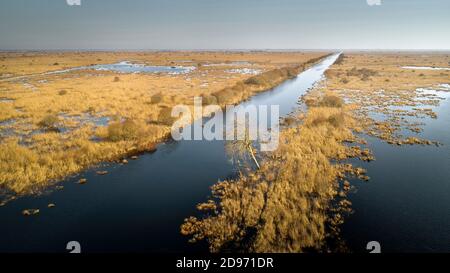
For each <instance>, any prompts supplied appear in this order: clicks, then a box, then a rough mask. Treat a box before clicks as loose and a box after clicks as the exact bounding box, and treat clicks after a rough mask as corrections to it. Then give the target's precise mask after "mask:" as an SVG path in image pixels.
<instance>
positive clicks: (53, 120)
mask: <svg viewBox="0 0 450 273" xmlns="http://www.w3.org/2000/svg"><path fill="white" fill-rule="evenodd" d="M58 122H59V119H58V117H57V116H56V115H54V114H50V115H47V116H45V117H44V118H43V119H42V120H41V121H40V122H39V123H38V125H39V127H41V128H43V129H45V130H48V131H59V129H58V126H57V125H58Z"/></svg>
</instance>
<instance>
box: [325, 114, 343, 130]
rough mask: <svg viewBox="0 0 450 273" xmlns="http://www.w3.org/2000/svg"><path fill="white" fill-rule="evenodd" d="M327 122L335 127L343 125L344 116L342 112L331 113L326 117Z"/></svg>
mask: <svg viewBox="0 0 450 273" xmlns="http://www.w3.org/2000/svg"><path fill="white" fill-rule="evenodd" d="M328 122H329V123H330V124H331V125H333V126H334V127H336V128H338V127H343V126H344V123H345V116H344V114H343V113H339V114H334V115H331V116H330V117H329V118H328Z"/></svg>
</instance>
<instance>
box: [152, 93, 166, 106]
mask: <svg viewBox="0 0 450 273" xmlns="http://www.w3.org/2000/svg"><path fill="white" fill-rule="evenodd" d="M163 98H164V97H163V95H161V93H159V94H156V95H153V96H152V97H151V98H150V102H151V103H152V104H157V103H160V102H162V101H163Z"/></svg>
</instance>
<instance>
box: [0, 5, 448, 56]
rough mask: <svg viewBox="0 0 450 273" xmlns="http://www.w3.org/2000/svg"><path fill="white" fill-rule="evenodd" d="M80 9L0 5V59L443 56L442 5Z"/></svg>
mask: <svg viewBox="0 0 450 273" xmlns="http://www.w3.org/2000/svg"><path fill="white" fill-rule="evenodd" d="M69 2H77V1H75V0H70V1H69ZM80 3H81V5H79V6H78V5H73V6H71V5H68V4H67V0H37V1H27V0H3V1H1V2H0V35H1V37H2V39H1V40H0V50H1V51H25V50H31V51H33V50H34V51H73V50H80V51H118V50H129V51H155V50H156V51H157V50H233V51H236V50H347V51H351V50H354V51H358V50H375V51H384V50H389V51H424V50H425V51H448V50H450V16H448V11H449V10H450V1H445V0H428V1H427V0H396V1H394V0H369V1H368V0H343V1H325V0H317V1H301V0H279V1H276V2H274V1H269V0H246V1H245V0H242V1H235V0H229V1H219V0H149V1H145V0H132V1H120V0H110V1H102V0H81V2H80Z"/></svg>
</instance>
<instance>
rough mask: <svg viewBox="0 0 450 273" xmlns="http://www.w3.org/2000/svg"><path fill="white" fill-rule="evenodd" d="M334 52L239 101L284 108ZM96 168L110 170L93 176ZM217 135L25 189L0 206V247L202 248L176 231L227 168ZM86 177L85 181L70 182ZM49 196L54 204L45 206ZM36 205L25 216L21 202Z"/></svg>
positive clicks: (319, 73)
mask: <svg viewBox="0 0 450 273" xmlns="http://www.w3.org/2000/svg"><path fill="white" fill-rule="evenodd" d="M337 57H338V55H333V56H330V57H328V58H327V59H325V60H324V61H322V62H321V63H320V64H318V65H316V66H314V67H312V68H310V69H308V70H307V71H305V72H303V73H301V74H300V75H299V76H298V77H297V78H295V79H293V80H289V81H287V82H285V83H283V84H281V85H280V86H278V87H276V88H274V89H273V90H271V91H268V92H265V93H262V94H260V95H257V96H255V97H253V98H252V99H251V100H249V101H247V102H245V103H244V105H245V104H254V105H277V104H278V105H280V115H281V116H285V115H287V114H289V113H290V112H292V111H293V110H294V109H295V108H296V107H297V101H298V98H299V97H300V96H301V95H303V94H304V93H305V92H306V91H307V90H308V89H309V88H311V87H312V86H313V85H314V84H315V83H317V82H318V81H320V80H321V79H322V77H323V73H324V71H325V70H326V69H327V68H328V67H329V66H330V65H331V64H333V63H334V61H335V60H336V58H337ZM97 170H108V171H109V174H108V175H105V176H98V175H96V174H95V172H96V171H97ZM235 172H236V171H235V167H234V166H233V165H232V163H231V162H230V159H229V158H228V156H227V154H226V152H225V150H224V142H223V141H179V142H169V143H166V144H162V145H160V146H159V147H158V150H157V151H156V152H155V153H153V154H146V155H143V156H141V157H140V158H139V159H138V160H135V161H132V160H130V162H129V164H128V165H124V166H121V165H117V164H113V165H108V166H104V167H99V168H97V169H92V170H89V171H87V172H85V173H82V174H80V175H79V176H77V177H73V178H70V179H67V181H63V182H62V183H61V185H64V189H63V190H61V191H52V192H49V193H48V194H44V195H41V196H38V197H36V196H35V197H26V198H21V199H19V200H16V201H13V202H10V203H8V204H7V205H6V206H5V207H0V219H1V221H2V222H1V225H0V252H65V251H66V250H65V248H66V244H67V242H69V241H78V242H79V243H80V244H81V248H82V251H83V252H181V251H205V250H206V248H205V246H204V245H192V244H189V243H188V242H187V238H185V237H183V236H181V235H180V232H179V227H180V224H181V223H182V222H183V219H184V218H186V217H188V216H190V215H195V214H196V209H195V206H196V204H197V203H200V202H203V201H206V198H207V197H208V195H209V194H210V189H209V187H210V186H211V185H213V184H215V183H216V182H217V181H218V180H219V179H225V178H227V177H230V176H234V175H235V174H236V173H235ZM80 177H85V178H87V179H88V183H87V184H85V185H78V184H76V183H75V182H76V181H78V179H79V178H80ZM49 203H55V204H56V207H55V208H47V205H48V204H49ZM29 208H39V209H40V210H41V211H40V214H39V215H37V216H30V217H24V216H22V215H21V211H22V210H23V209H29Z"/></svg>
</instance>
